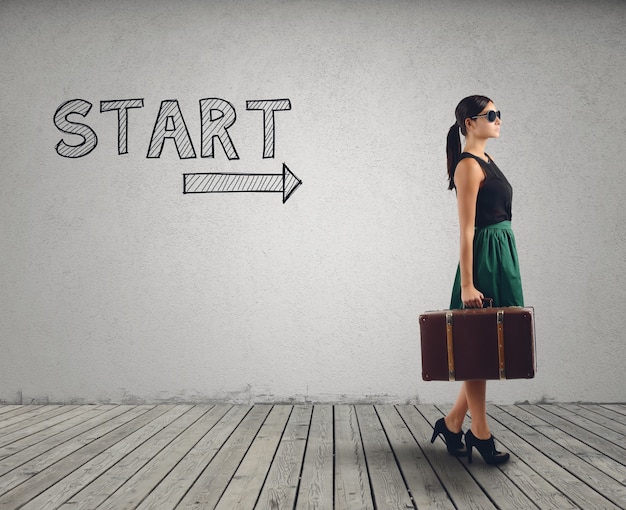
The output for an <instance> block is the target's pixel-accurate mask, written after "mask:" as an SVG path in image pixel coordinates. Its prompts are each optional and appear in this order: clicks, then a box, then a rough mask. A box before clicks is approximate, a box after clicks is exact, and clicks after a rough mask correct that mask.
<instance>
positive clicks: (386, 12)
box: [0, 0, 626, 403]
mask: <svg viewBox="0 0 626 510" xmlns="http://www.w3.org/2000/svg"><path fill="white" fill-rule="evenodd" d="M625 18H626V4H625V3H623V2H617V1H614V2H611V1H597V2H586V1H565V0H562V1H552V2H544V1H541V2H540V1H529V2H513V1H495V0H482V1H476V2H465V1H453V0H436V1H386V2H373V1H372V2H352V1H339V0H338V1H332V2H331V1H263V2H252V1H235V2H209V1H206V2H201V1H185V2H165V1H147V0H137V1H133V2H122V1H100V2H79V1H64V2H54V3H52V2H43V1H27V2H22V1H7V0H5V1H3V2H1V3H0V40H1V41H2V44H1V45H0V61H1V62H2V72H1V74H0V86H1V90H2V94H1V100H0V101H1V108H0V110H1V111H2V116H1V118H2V122H1V123H0V154H1V155H2V159H1V162H0V228H1V233H2V235H1V237H2V257H1V263H0V313H1V320H0V328H1V329H0V341H1V342H2V348H1V354H0V401H2V402H10V403H14V402H24V403H28V402H144V401H145V402H156V401H163V400H165V401H175V400H178V401H197V402H206V401H210V400H228V401H234V402H252V401H254V402H270V401H272V402H273V401H324V402H348V401H350V402H354V401H384V402H404V401H409V402H415V401H419V402H437V403H446V402H451V401H452V400H453V399H454V397H455V396H456V391H457V385H456V384H455V383H425V382H423V381H421V367H420V352H419V351H420V349H419V327H418V322H417V317H418V315H419V313H421V312H422V311H424V310H431V309H440V308H445V307H446V306H447V305H448V299H449V294H450V288H451V285H452V280H453V276H454V271H455V269H456V264H457V260H458V244H457V243H458V232H457V225H456V202H455V197H454V194H453V193H451V192H449V191H447V190H446V175H445V150H444V148H445V136H446V133H447V129H448V127H449V126H450V125H451V124H452V123H453V122H454V116H453V111H454V107H455V106H456V104H457V102H458V101H459V100H460V99H461V98H462V97H464V96H466V95H469V94H474V93H479V94H485V95H488V96H490V97H492V98H493V100H494V101H495V104H496V106H497V107H498V108H499V109H501V110H502V112H503V124H502V136H501V138H500V139H499V140H495V141H492V142H491V143H490V145H489V147H488V149H489V151H490V153H491V154H492V155H493V156H494V158H495V159H496V160H497V161H498V164H499V166H500V168H502V169H503V171H504V172H505V173H506V174H507V176H508V178H509V180H510V181H511V183H512V184H513V187H514V190H515V195H514V203H513V208H514V211H513V212H514V218H513V224H514V229H515V232H516V236H517V242H518V249H519V253H520V258H521V264H522V273H523V279H524V290H525V296H526V301H527V304H528V305H532V306H534V307H535V309H536V330H537V350H538V365H539V366H538V369H539V370H538V374H537V377H536V378H535V379H534V380H531V381H507V382H494V383H491V384H490V385H489V390H488V392H489V394H488V398H489V399H490V400H492V401H496V402H502V403H511V402H518V401H526V400H528V401H531V402H537V401H551V400H559V401H578V400H583V401H592V402H600V401H601V402H606V401H621V402H623V401H626V381H625V376H624V369H623V367H624V358H625V357H624V351H623V349H624V348H623V346H624V333H623V315H624V310H623V307H624V303H626V292H625V290H624V276H625V270H626V263H625V262H624V252H625V248H626V246H625V245H626V241H625V238H626V231H625V228H626V227H625V226H624V220H625V216H626V214H625V213H624V208H623V202H624V191H625V189H626V177H625V175H624V165H623V149H622V147H623V143H624V140H626V115H625V111H626V109H625V103H626V100H625V98H624V84H625V83H626V58H625V55H626V35H625V32H624V26H626V19H625ZM209 98H218V99H221V100H223V101H220V102H213V103H211V102H208V101H205V102H201V100H203V99H209ZM131 99H132V100H135V101H134V102H126V103H124V104H120V103H115V102H112V101H115V100H131ZM277 99H281V100H285V99H288V100H289V101H288V103H287V102H281V103H280V104H279V103H264V104H263V105H264V106H263V107H265V111H263V110H258V109H253V108H254V107H255V106H256V107H257V108H259V104H256V105H255V104H251V103H250V104H249V103H247V102H248V101H253V100H277ZM75 100H82V101H75ZM139 100H141V101H139ZM216 105H217V106H219V107H220V108H221V111H222V112H224V113H225V114H224V117H222V118H221V120H220V118H219V115H220V113H219V112H217V111H214V112H213V117H210V116H209V114H210V109H211V107H215V106H216ZM229 105H230V106H229ZM287 105H288V106H289V109H286V108H287ZM131 106H132V107H131ZM81 107H82V108H84V109H83V110H81ZM249 107H252V108H251V109H249ZM115 108H117V109H115ZM167 108H170V109H169V110H167ZM231 108H232V109H231ZM87 109H88V110H89V111H88V112H87ZM101 110H104V111H101ZM202 110H204V113H205V117H204V126H205V129H206V130H207V131H206V132H205V135H204V141H203V135H202V124H203V122H202V116H201V111H202ZM79 111H82V114H81V113H77V112H79ZM72 112H74V113H72ZM120 112H122V113H123V112H125V113H126V118H124V115H122V113H120ZM233 112H234V115H232V114H233ZM229 114H230V117H229ZM55 117H56V120H55ZM272 117H273V121H274V124H273V126H272V125H271V122H270V120H271V118H272ZM81 125H82V126H81ZM211 127H214V128H216V129H217V131H216V132H215V133H221V134H222V136H225V135H224V133H227V135H228V136H226V137H225V138H228V140H230V143H231V145H232V147H231V146H229V145H228V140H226V142H225V144H226V145H224V146H223V145H222V144H221V143H219V142H218V141H217V139H214V141H215V144H214V152H213V157H206V156H208V155H209V154H210V146H211V145H210V143H209V141H210V140H211V137H210V133H209V132H208V130H209V129H210V128H211ZM220 130H221V131H220ZM272 133H273V137H272V136H271V135H272ZM174 134H175V135H176V136H178V137H179V138H178V140H177V141H176V142H175V140H174V139H173V138H171V137H170V136H173V135H174ZM60 142H62V143H61V144H60V145H59V143H60ZM235 153H236V158H235V157H234V156H235ZM203 156H205V157H203ZM283 163H284V164H286V165H287V167H288V168H289V169H290V170H291V171H292V172H293V174H295V175H296V176H297V178H298V179H301V180H302V185H301V186H299V187H298V188H297V189H295V191H294V192H293V194H292V195H291V196H290V197H289V198H288V200H287V201H286V202H285V203H283V197H282V195H281V193H279V192H277V193H273V194H265V193H260V192H257V193H219V194H218V193H215V194H208V193H202V194H199V193H183V190H184V177H183V175H184V174H193V173H220V172H221V173H240V174H245V173H249V174H257V173H258V174H274V175H277V176H280V175H281V173H282V170H283ZM259 179H261V182H260V184H259V186H260V187H264V188H267V189H269V188H271V187H272V186H274V187H273V188H271V189H274V190H275V191H280V189H281V186H282V177H277V178H276V179H274V180H272V178H265V180H264V179H263V178H259ZM270 181H272V182H270ZM291 183H292V184H297V181H293V180H292V181H291ZM240 184H241V183H240ZM187 191H190V189H187Z"/></svg>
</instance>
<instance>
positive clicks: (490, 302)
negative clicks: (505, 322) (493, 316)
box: [463, 297, 493, 308]
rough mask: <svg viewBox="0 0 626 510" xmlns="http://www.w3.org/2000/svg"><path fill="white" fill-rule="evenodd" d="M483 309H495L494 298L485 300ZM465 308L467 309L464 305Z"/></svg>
mask: <svg viewBox="0 0 626 510" xmlns="http://www.w3.org/2000/svg"><path fill="white" fill-rule="evenodd" d="M487 305H488V306H487ZM482 307H483V308H493V298H490V297H486V298H483V306H482ZM463 308H465V303H463Z"/></svg>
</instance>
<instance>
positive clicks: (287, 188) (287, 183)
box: [283, 163, 302, 204]
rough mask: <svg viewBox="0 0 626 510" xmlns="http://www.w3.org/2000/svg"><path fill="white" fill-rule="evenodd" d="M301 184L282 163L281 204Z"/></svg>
mask: <svg viewBox="0 0 626 510" xmlns="http://www.w3.org/2000/svg"><path fill="white" fill-rule="evenodd" d="M301 184H302V181H301V180H300V179H298V178H297V177H296V176H295V175H294V174H293V172H292V171H291V170H289V168H288V167H287V165H285V163H283V204H284V203H285V202H286V201H287V199H288V198H289V197H290V196H291V195H292V194H293V192H294V191H296V190H297V189H298V187H300V185H301Z"/></svg>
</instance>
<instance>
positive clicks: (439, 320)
mask: <svg viewBox="0 0 626 510" xmlns="http://www.w3.org/2000/svg"><path fill="white" fill-rule="evenodd" d="M419 323H420V336H421V344H422V379H424V380H425V381H455V380H456V381H466V380H471V379H531V378H533V377H534V376H535V371H536V358H535V319H534V309H533V308H532V307H519V306H511V307H489V308H466V309H463V310H439V311H431V312H425V313H423V314H422V315H420V317H419Z"/></svg>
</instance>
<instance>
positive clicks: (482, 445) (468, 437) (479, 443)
mask: <svg viewBox="0 0 626 510" xmlns="http://www.w3.org/2000/svg"><path fill="white" fill-rule="evenodd" d="M465 443H466V444H467V461H468V462H469V463H470V464H471V463H472V448H476V449H477V450H478V451H479V452H480V454H481V455H482V456H483V459H485V462H486V463H487V464H491V465H496V464H502V463H504V462H506V461H507V460H509V458H510V457H511V456H510V455H509V454H508V453H503V452H499V451H498V450H496V445H495V442H494V440H493V436H491V437H490V438H489V439H478V438H477V437H476V436H475V435H474V434H473V433H472V431H471V430H468V431H467V432H466V433H465Z"/></svg>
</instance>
